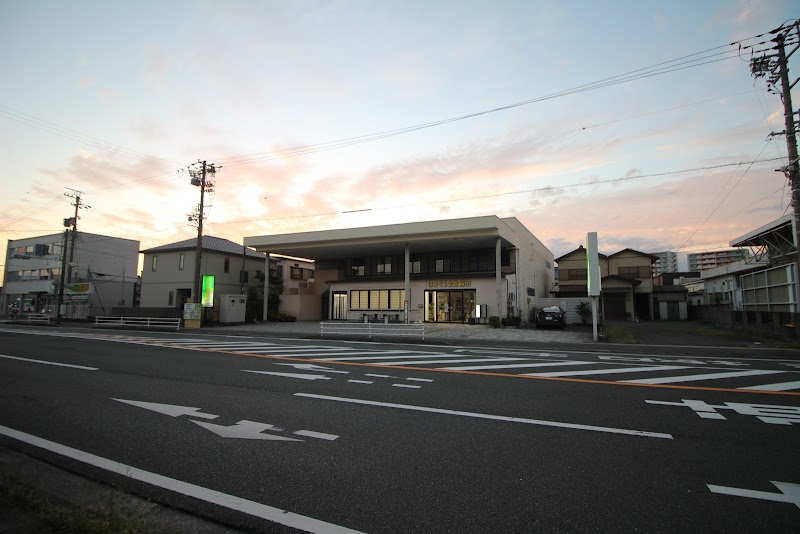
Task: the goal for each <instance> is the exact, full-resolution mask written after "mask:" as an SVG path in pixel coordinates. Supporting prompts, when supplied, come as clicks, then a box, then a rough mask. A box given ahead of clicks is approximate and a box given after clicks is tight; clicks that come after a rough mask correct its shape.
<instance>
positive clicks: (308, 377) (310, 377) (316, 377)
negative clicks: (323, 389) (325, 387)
mask: <svg viewBox="0 0 800 534" xmlns="http://www.w3.org/2000/svg"><path fill="white" fill-rule="evenodd" d="M242 372H245V373H258V374H260V375H273V376H285V377H286V378H299V379H301V380H330V379H331V377H329V376H324V375H304V374H301V373H271V372H269V371H251V370H249V369H242Z"/></svg>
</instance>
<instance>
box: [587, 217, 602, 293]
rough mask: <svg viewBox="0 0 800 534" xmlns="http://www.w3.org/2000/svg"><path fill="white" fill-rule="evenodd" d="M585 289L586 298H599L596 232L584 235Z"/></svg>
mask: <svg viewBox="0 0 800 534" xmlns="http://www.w3.org/2000/svg"><path fill="white" fill-rule="evenodd" d="M586 289H587V290H588V291H587V292H588V294H589V295H588V296H590V297H599V296H600V291H601V288H600V260H599V259H598V254H597V232H589V233H588V234H586Z"/></svg>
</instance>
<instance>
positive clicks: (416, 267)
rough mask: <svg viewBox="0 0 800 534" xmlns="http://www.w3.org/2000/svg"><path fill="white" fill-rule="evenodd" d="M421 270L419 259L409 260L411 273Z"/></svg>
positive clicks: (417, 272)
mask: <svg viewBox="0 0 800 534" xmlns="http://www.w3.org/2000/svg"><path fill="white" fill-rule="evenodd" d="M421 271H422V262H421V261H420V260H414V261H412V262H411V273H412V274H419V273H420V272H421Z"/></svg>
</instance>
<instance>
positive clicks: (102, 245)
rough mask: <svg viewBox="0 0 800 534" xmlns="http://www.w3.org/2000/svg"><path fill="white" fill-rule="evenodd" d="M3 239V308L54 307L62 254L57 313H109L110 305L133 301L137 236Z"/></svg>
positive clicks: (84, 234) (79, 315) (79, 316)
mask: <svg viewBox="0 0 800 534" xmlns="http://www.w3.org/2000/svg"><path fill="white" fill-rule="evenodd" d="M72 242H73V239H72V236H71V234H70V237H69V239H68V240H67V247H66V252H65V254H66V258H64V256H63V255H62V254H64V250H65V249H64V234H50V235H44V236H37V237H29V238H24V239H13V240H9V241H8V246H7V248H6V269H5V281H4V302H3V309H4V310H5V309H7V308H8V306H9V305H11V304H14V303H16V304H17V305H18V306H19V307H20V308H22V309H23V310H36V311H40V310H41V309H47V310H50V311H52V312H53V313H55V303H56V301H57V298H58V285H59V283H60V278H61V265H62V260H66V262H65V263H66V266H67V269H66V272H65V273H64V279H65V284H64V300H63V308H62V310H61V315H62V317H64V318H74V319H82V318H85V317H87V316H91V315H104V314H108V313H110V309H111V307H115V306H133V304H134V299H135V293H136V285H137V273H136V269H137V264H138V257H139V242H138V241H134V240H131V239H121V238H118V237H111V236H105V235H98V234H90V233H88V232H77V234H76V235H75V239H74V242H75V248H74V250H72V247H71V244H72Z"/></svg>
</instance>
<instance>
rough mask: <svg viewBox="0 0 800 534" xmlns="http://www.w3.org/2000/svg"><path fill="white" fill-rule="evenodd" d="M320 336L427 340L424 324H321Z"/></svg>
mask: <svg viewBox="0 0 800 534" xmlns="http://www.w3.org/2000/svg"><path fill="white" fill-rule="evenodd" d="M319 334H320V335H321V336H325V335H345V336H367V337H373V336H383V337H395V336H416V337H421V338H422V339H425V324H424V323H409V324H406V323H350V322H321V323H319Z"/></svg>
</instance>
